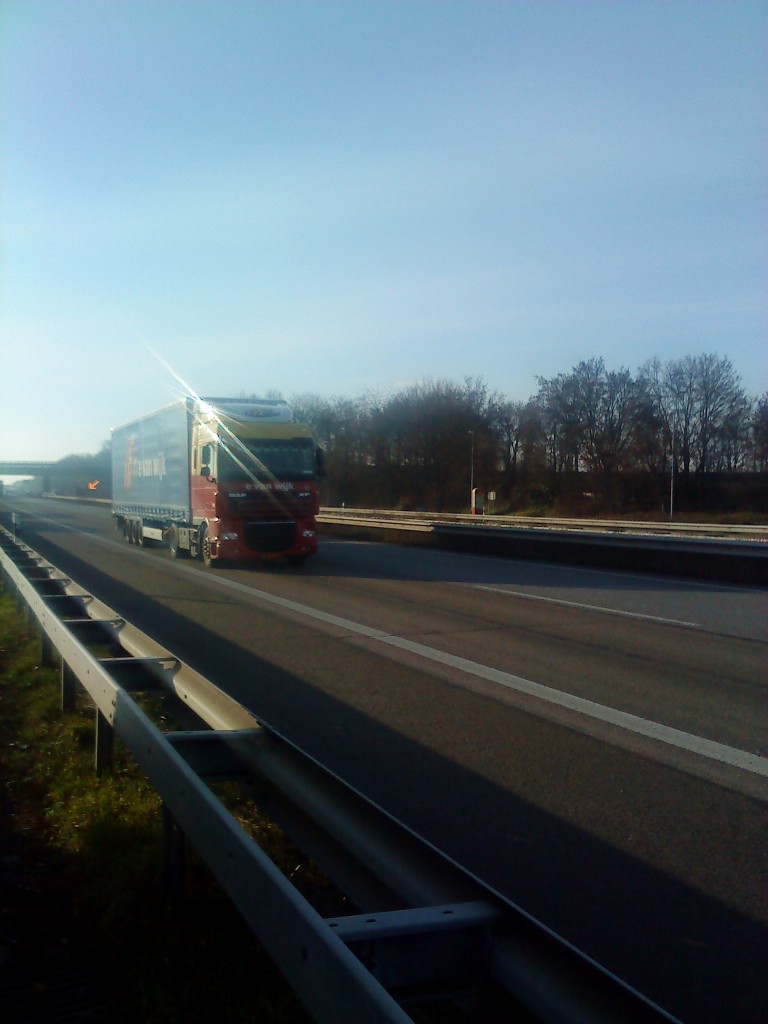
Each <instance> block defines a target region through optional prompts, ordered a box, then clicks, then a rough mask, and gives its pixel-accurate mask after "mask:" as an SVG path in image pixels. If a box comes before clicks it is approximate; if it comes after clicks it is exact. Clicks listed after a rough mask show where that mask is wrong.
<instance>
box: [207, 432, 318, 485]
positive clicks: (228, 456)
mask: <svg viewBox="0 0 768 1024" xmlns="http://www.w3.org/2000/svg"><path fill="white" fill-rule="evenodd" d="M241 445H242V447H241ZM218 472H219V478H220V479H221V480H228V481H247V480H252V479H254V478H256V479H257V480H273V479H276V480H297V479H301V480H308V479H311V478H312V477H314V476H315V444H314V441H313V440H312V438H310V437H295V438H290V439H288V440H277V439H275V438H268V439H267V438H265V439H264V440H254V439H248V440H245V441H242V442H239V443H237V442H234V441H227V449H226V450H225V448H224V444H221V445H220V447H219V466H218Z"/></svg>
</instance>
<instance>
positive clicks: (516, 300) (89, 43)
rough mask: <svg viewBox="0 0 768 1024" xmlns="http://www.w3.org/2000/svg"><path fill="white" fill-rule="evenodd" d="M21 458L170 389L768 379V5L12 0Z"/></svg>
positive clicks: (1, 377) (12, 445) (15, 441)
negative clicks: (626, 376) (699, 372)
mask: <svg viewBox="0 0 768 1024" xmlns="http://www.w3.org/2000/svg"><path fill="white" fill-rule="evenodd" d="M0 18H1V19H2V21H1V24H0V28H1V29H2V48H3V49H2V72H1V74H2V80H1V81H0V86H1V87H2V93H3V97H4V99H3V104H2V108H0V116H1V117H2V139H0V142H2V149H3V157H2V193H3V194H2V216H3V236H4V240H3V264H2V278H1V279H0V281H1V284H2V326H1V327H0V330H1V331H2V333H1V334H0V458H11V457H13V456H16V455H18V456H23V457H26V458H38V459H49V458H51V459H53V458H59V457H61V456H63V455H66V454H69V453H71V452H90V451H96V450H98V448H99V447H100V446H101V444H102V442H103V441H104V440H106V439H107V438H108V436H109V430H110V427H112V426H115V425H117V424H119V423H121V422H124V421H126V420H129V419H132V418H133V417H135V416H138V415H140V414H142V413H145V412H148V411H150V410H151V409H153V408H155V407H159V406H161V405H164V404H166V403H167V402H170V401H172V400H173V399H174V397H175V396H176V393H177V385H176V383H175V381H174V379H173V378H172V376H171V375H170V374H169V373H168V371H167V370H166V369H165V368H163V366H162V365H161V364H160V363H159V362H158V361H157V360H156V359H154V358H153V356H152V355H151V354H150V351H149V349H152V350H155V351H157V352H159V353H160V354H161V355H162V357H163V359H164V360H166V361H167V362H168V363H169V364H171V365H172V366H173V367H174V368H175V369H176V371H177V372H178V373H179V374H180V375H181V376H182V377H183V378H184V379H186V380H187V381H189V383H190V384H191V385H192V386H193V387H194V388H195V389H196V390H198V391H199V392H201V393H204V394H206V393H207V394H241V393H243V392H245V393H253V392H255V393H257V394H258V393H262V392H264V391H265V390H267V389H278V390H279V391H281V392H282V393H283V394H284V395H285V396H286V397H290V396H291V395H292V394H297V393H303V392H307V391H310V392H316V393H319V394H321V395H326V396H332V395H343V396H347V397H357V396H359V395H362V394H364V393H367V392H375V393H378V394H381V395H386V394H388V393H390V392H392V391H393V390H397V389H398V388H400V387H402V386H404V385H407V384H410V383H413V382H416V381H420V380H425V379H444V378H449V379H453V380H461V379H462V378H464V377H465V376H480V377H482V378H484V379H485V380H486V381H487V382H488V383H489V384H490V385H491V386H492V387H493V388H495V389H498V390H499V391H500V392H502V393H503V394H505V395H506V396H507V397H509V398H510V399H526V398H528V397H530V396H531V395H532V394H533V393H534V392H535V391H536V387H537V385H536V378H537V376H543V377H552V376H555V375H556V374H558V373H561V372H567V371H568V370H570V369H571V367H572V366H574V365H575V364H576V363H577V362H579V361H580V360H582V359H588V358H592V357H598V356H603V357H604V359H605V361H606V365H607V366H608V367H609V368H610V369H618V368H620V367H624V366H626V367H628V368H629V369H630V370H633V371H634V370H636V369H637V368H638V367H639V366H640V365H641V364H642V363H643V362H644V361H645V360H646V359H649V358H651V357H653V356H659V357H660V358H661V359H662V360H666V359H674V358H679V357H682V356H685V355H700V354H702V353H705V352H716V353H718V354H719V355H727V356H729V357H730V358H731V359H732V360H733V362H734V365H735V366H736V369H737V370H738V371H739V373H740V374H741V376H742V380H743V383H744V386H745V388H746V390H747V391H748V393H750V394H752V395H760V394H762V393H764V392H765V391H766V390H768V344H766V326H768V292H767V291H766V282H767V277H766V264H767V262H768V261H767V260H766V254H767V253H766V237H768V236H767V235H766V228H767V227H768V223H767V221H768V218H767V217H766V211H767V205H766V167H768V163H767V162H766V156H768V153H767V149H768V147H767V146H766V142H767V141H768V132H767V131H766V128H768V119H767V118H766V113H767V112H768V102H767V101H768V73H767V71H766V58H765V54H766V44H767V43H768V5H766V4H765V3H763V2H741V0H730V2H727V3H726V2H714V3H713V2H707V0H696V2H690V3H689V2H684V0H680V2H676V0H665V2H659V3H656V2H653V0H614V2H608V0H603V2H593V0H573V2H569V3H561V2H547V0H538V2H522V0H521V2H515V0H507V2H492V0H487V2H480V0H475V2H469V0H467V2H451V0H441V2H436V0H421V2H419V0H414V2H406V0H379V2H373V0H370V2H366V0H355V2H325V3H324V2H321V0H313V2H291V0H280V2H263V0H248V2H242V3H241V2H227V0H217V2H210V3H207V2H205V3H201V2H195V0H187V2H174V3H168V2H164V0H155V2H152V3H142V2H137V0H132V2H130V3H129V2H127V0H126V2H120V0H113V2H107V0H98V2H91V0H53V2H35V0H5V2H4V4H3V6H2V8H0Z"/></svg>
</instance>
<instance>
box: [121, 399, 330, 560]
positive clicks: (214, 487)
mask: <svg viewBox="0 0 768 1024" xmlns="http://www.w3.org/2000/svg"><path fill="white" fill-rule="evenodd" d="M322 455H323V453H322V451H321V450H320V449H319V448H318V447H317V446H316V444H315V442H314V441H313V439H312V432H311V430H310V428H309V427H308V426H307V425H305V424H301V423H295V422H294V421H293V411H292V409H291V407H290V405H288V403H287V402H284V401H278V400H272V399H253V398H184V399H182V400H180V401H177V402H174V403H173V404H172V405H168V406H165V407H164V408H162V409H159V410H157V411H156V412H152V413H149V414H148V415H146V416H142V417H141V418H139V419H136V420H133V421H132V422H130V423H126V424H125V425H123V426H121V427H116V428H114V430H113V431H112V493H113V500H112V514H113V516H114V517H115V521H116V523H117V528H118V530H120V531H121V532H122V533H123V534H124V535H125V537H126V538H127V540H128V541H129V542H130V543H132V544H138V545H143V544H145V543H146V542H147V541H151V542H163V543H166V544H168V546H169V548H170V552H171V556H172V557H173V558H185V557H186V558H189V557H191V558H197V559H199V560H200V561H202V562H204V563H205V564H206V565H207V566H212V565H214V564H216V563H217V562H219V561H232V562H242V561H254V560H258V559H281V558H282V559H286V560H287V561H288V562H290V563H292V564H294V565H298V564H300V563H302V562H304V561H305V559H307V558H308V557H310V556H311V555H314V554H316V553H317V520H316V516H317V513H318V511H319V490H318V482H319V479H320V478H321V477H322V476H323V475H324V470H323V459H322Z"/></svg>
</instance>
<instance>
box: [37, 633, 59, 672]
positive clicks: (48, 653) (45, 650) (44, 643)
mask: <svg viewBox="0 0 768 1024" xmlns="http://www.w3.org/2000/svg"><path fill="white" fill-rule="evenodd" d="M40 648H41V650H40V664H41V665H43V667H44V668H54V667H55V666H56V654H55V649H54V646H53V644H52V642H51V638H50V637H49V636H48V634H47V633H46V632H45V630H43V633H42V636H41V637H40Z"/></svg>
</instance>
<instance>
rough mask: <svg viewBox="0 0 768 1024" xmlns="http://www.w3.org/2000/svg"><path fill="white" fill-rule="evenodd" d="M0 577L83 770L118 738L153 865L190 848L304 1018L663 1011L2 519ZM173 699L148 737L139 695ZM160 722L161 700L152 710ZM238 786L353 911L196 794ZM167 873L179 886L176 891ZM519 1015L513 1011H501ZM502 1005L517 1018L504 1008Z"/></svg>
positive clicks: (608, 1017)
mask: <svg viewBox="0 0 768 1024" xmlns="http://www.w3.org/2000/svg"><path fill="white" fill-rule="evenodd" d="M0 567H1V568H2V579H3V585H4V586H5V587H6V588H7V589H9V590H10V592H11V593H12V594H13V595H14V597H15V598H16V601H17V603H18V604H19V605H20V607H25V608H26V609H27V612H28V616H29V621H30V623H34V624H35V626H36V628H37V629H38V630H39V632H40V635H41V639H42V646H43V661H44V663H47V664H53V663H54V662H55V660H56V657H55V656H56V653H58V656H59V659H60V663H61V695H62V708H63V710H66V709H67V708H68V707H71V706H72V704H73V701H74V697H75V692H76V687H77V685H80V686H81V687H83V688H84V689H85V690H86V691H87V693H88V695H89V696H90V699H91V700H92V702H93V704H94V705H95V709H96V710H95V714H96V721H97V734H96V753H95V767H96V770H97V771H99V772H103V771H109V770H110V766H111V759H112V752H113V737H114V736H117V737H119V739H120V740H121V741H122V742H123V743H125V744H126V746H127V747H128V749H129V750H130V751H131V753H132V755H133V757H134V758H135V759H136V761H137V762H138V763H139V765H140V766H141V768H142V769H143V771H144V772H145V773H146V775H147V776H148V778H149V780H150V782H151V783H152V785H153V786H154V788H155V789H156V790H157V792H158V793H159V795H160V796H161V798H162V801H163V819H164V823H165V824H166V832H165V835H166V855H165V857H164V863H165V865H166V868H167V867H168V865H173V864H179V863H182V862H183V858H181V857H180V856H179V852H180V850H179V843H180V838H179V837H183V840H181V841H186V842H190V843H191V844H192V845H193V846H194V847H195V848H196V849H197V851H198V852H199V854H200V856H201V858H202V859H203V860H204V861H205V862H206V864H207V865H208V867H209V868H210V870H211V871H212V873H213V875H214V877H215V878H216V879H217V880H218V883H219V884H220V885H221V887H222V888H223V889H224V891H225V892H226V893H227V895H228V896H229V897H230V899H231V900H232V901H233V903H234V905H235V906H236V908H237V909H238V911H239V912H240V914H241V915H242V916H243V918H244V919H245V921H246V922H247V924H248V925H249V927H250V928H251V929H252V931H253V932H254V933H255V934H256V936H257V937H258V939H259V941H260V942H261V944H262V945H263V946H264V948H265V950H266V951H267V953H268V954H269V955H270V956H271V957H272V959H273V961H274V962H275V964H276V965H277V967H278V968H279V969H280V971H281V972H282V973H283V975H284V976H285V977H286V979H287V980H288V982H289V984H290V985H291V986H292V987H293V989H294V991H295V992H296V994H297V996H298V997H299V999H300V1000H301V1001H302V1002H303V1004H304V1005H305V1007H306V1008H307V1010H308V1011H309V1013H310V1014H311V1015H312V1017H313V1018H314V1019H315V1020H317V1021H318V1022H327V1024H368V1022H391V1024H407V1022H409V1021H411V1020H412V1018H411V1016H409V1014H408V1012H407V1007H408V1006H410V1005H411V1003H412V1001H421V1002H423V1001H425V1000H430V999H431V1000H441V1001H445V1000H449V999H450V1000H454V1001H457V1004H458V1005H460V1006H461V1008H462V1010H463V1012H465V1013H466V1014H467V1017H468V1019H470V1020H472V1019H474V1020H482V1021H486V1020H488V1019H489V1006H490V1005H494V1006H496V1007H498V1006H499V1005H501V1006H502V1007H506V1008H507V1009H506V1010H503V1011H502V1012H503V1013H504V1017H503V1019H515V1018H514V1015H515V1014H519V1013H520V1011H521V1009H523V1008H524V1011H525V1013H527V1014H528V1016H527V1017H526V1018H525V1019H530V1020H536V1021H543V1022H548V1021H558V1022H573V1024H576V1022H579V1024H600V1022H605V1024H608V1022H611V1024H640V1022H645V1024H650V1022H658V1021H672V1020H674V1018H673V1017H671V1016H670V1015H668V1014H667V1013H666V1012H665V1011H664V1010H662V1009H660V1008H659V1007H657V1006H655V1005H654V1004H652V1003H651V1002H649V1001H648V1000H647V999H645V997H643V996H642V995H641V994H640V993H638V992H636V991H634V990H633V989H631V988H630V987H628V986H627V985H625V984H624V983H623V982H622V981H621V980H620V979H618V978H616V977H615V976H614V975H612V974H610V973H609V972H608V971H606V970H605V969H604V968H602V967H601V966H599V965H598V964H596V963H594V962H593V961H592V960H590V959H589V958H588V957H586V956H584V955H583V954H582V953H580V952H579V951H578V950H576V949H574V948H573V947H572V946H570V945H569V944H567V943H566V942H564V941H563V940H562V939H560V938H559V937H558V936H557V935H555V934H554V933H552V932H551V931H549V930H548V929H547V928H545V927H544V926H543V925H541V924H540V923H538V922H537V921H535V920H534V919H533V918H531V917H530V916H529V915H527V914H526V913H525V912H524V911H523V910H522V909H520V908H518V907H516V906H513V905H512V904H510V903H509V902H507V901H505V900H504V899H503V898H501V897H500V896H499V895H498V894H497V893H495V892H493V891H492V890H490V889H489V888H487V887H486V886H484V885H483V884H482V882H481V881H479V880H478V879H476V878H474V877H472V876H471V875H469V874H468V873H466V872H465V871H463V870H462V869H461V868H460V867H459V866H458V865H457V864H455V863H454V862H452V861H450V860H449V859H448V858H447V857H445V856H444V855H443V854H441V853H440V852H439V851H437V850H435V849H434V848H433V847H431V846H430V845H429V844H428V843H426V842H425V841H423V840H422V839H420V838H419V837H418V836H416V835H415V834H414V833H413V832H411V831H409V830H408V829H407V828H405V827H404V826H403V825H401V824H400V823H398V822H397V821H395V820H394V819H392V818H391V817H390V816H389V815H387V814H386V813H384V812H383V811H382V810H380V809H379V808H377V807H376V806H375V805H374V804H372V803H371V802H370V801H368V800H367V799H366V798H365V797H364V796H363V795H362V794H360V793H358V792H356V791H355V790H353V789H352V788H350V787H349V786H347V785H346V784H345V783H343V782H342V781H341V780H340V779H338V778H337V777H336V776H334V775H333V774H332V773H330V772H328V771H327V770H326V769H325V768H323V767H322V766H321V765H320V764H318V763H317V762H316V761H314V760H313V759H312V758H310V757H308V756H307V755H306V754H304V753H303V752H302V751H300V750H299V749H298V748H297V747H295V746H294V745H292V744H291V743H290V742H289V741H288V740H287V739H286V738H284V737H281V736H279V735H277V734H276V733H275V732H273V731H272V730H270V729H269V728H268V727H266V726H265V725H264V724H263V723H261V722H260V721H258V720H257V719H256V718H255V717H254V716H253V715H252V714H250V713H249V712H248V711H247V710H246V709H245V708H243V707H242V706H241V705H240V704H238V703H237V702H236V701H234V700H232V699H231V698H230V697H228V696H227V695H226V694H225V693H224V692H223V691H222V690H220V689H219V688H218V687H216V686H215V685H214V684H213V683H211V682H210V681H209V680H207V679H205V678H203V677H202V676H200V675H199V674H198V673H196V672H194V670H192V669H191V668H190V667H189V666H188V665H186V664H184V663H183V662H182V661H180V660H179V659H178V658H176V657H175V656H174V655H173V654H172V653H171V652H169V651H167V650H165V649H164V648H162V647H161V646H160V645H159V644H157V643H156V642H155V641H154V640H152V639H151V638H150V637H149V636H147V635H146V634H144V633H142V632H141V631H140V630H138V629H137V628H135V627H134V626H133V625H131V623H129V622H127V621H126V620H125V619H124V618H123V617H121V616H120V615H119V614H118V613H116V612H115V611H114V610H113V609H111V608H109V607H108V606H107V605H105V604H103V603H102V602H101V601H99V600H98V599H97V598H95V597H94V596H93V595H91V594H89V593H87V592H86V591H85V590H83V589H82V588H81V587H79V586H78V585H77V584H76V583H75V582H74V581H73V580H71V579H70V578H68V577H67V576H66V575H65V574H64V573H63V572H61V571H59V570H58V569H57V568H56V567H55V566H53V565H51V564H50V563H49V562H46V561H45V560H44V559H43V558H42V557H40V556H39V555H38V554H36V553H35V552H34V551H33V550H32V549H31V548H29V547H28V546H27V545H25V544H24V543H22V542H21V541H20V540H19V539H18V538H15V537H14V536H13V534H12V533H10V532H9V531H8V530H6V529H5V528H4V527H0ZM153 691H154V692H158V693H161V694H163V695H165V696H164V700H165V701H166V702H168V701H170V702H172V703H175V705H176V707H177V709H178V714H177V721H176V723H175V724H176V725H178V724H181V726H182V727H181V728H180V729H178V730H177V731H171V732H165V731H161V730H160V729H159V728H158V726H157V725H156V724H154V723H153V722H152V721H151V720H150V718H149V716H148V715H147V714H146V713H145V712H144V711H143V710H142V708H141V707H140V706H139V704H138V703H137V701H136V700H135V699H134V697H135V695H138V694H146V693H152V692H153ZM166 713H167V708H166ZM224 778H226V779H236V780H238V781H239V782H240V783H241V784H242V785H243V787H244V791H245V792H246V793H248V794H249V795H250V796H253V795H254V794H257V799H256V803H257V804H258V807H259V811H260V812H262V813H266V814H267V815H268V816H269V817H270V818H271V819H273V820H274V821H275V822H276V824H278V826H280V827H282V828H284V830H285V831H286V833H287V834H288V835H289V836H290V838H291V839H292V841H294V842H295V843H296V844H297V845H298V846H299V848H301V849H302V850H304V852H306V853H307V854H308V855H309V856H311V857H312V858H313V860H315V861H316V862H317V863H318V864H319V866H320V867H321V868H322V869H323V870H325V871H326V873H327V874H328V876H329V878H330V879H331V880H332V881H333V882H334V883H335V884H336V885H337V886H338V887H339V888H340V889H341V890H342V892H344V893H345V894H346V895H347V896H348V897H349V899H350V900H351V902H352V903H353V904H354V905H355V907H356V908H357V909H358V911H359V912H356V913H354V914H350V915H347V916H344V917H337V918H332V919H329V918H324V917H322V916H321V915H320V914H319V913H318V912H317V911H316V910H315V909H313V907H312V906H310V904H309V903H308V902H307V901H306V900H305V899H304V897H303V896H301V895H300V894H299V893H298V892H297V891H296V889H295V888H294V886H293V885H292V883H291V882H290V881H289V879H287V878H286V877H285V875H283V874H282V873H281V872H280V871H279V870H278V868H277V867H276V866H275V864H274V863H273V862H272V861H271V860H270V858H269V857H268V856H267V855H266V854H265V853H264V851H263V850H261V848H260V847H259V846H258V844H257V843H256V841H255V840H254V839H253V838H252V837H251V836H250V835H249V834H248V833H247V832H246V831H245V830H244V829H243V828H242V827H241V826H240V824H239V823H238V822H237V821H235V819H234V818H233V817H232V816H231V814H230V813H229V811H228V810H227V809H226V808H225V807H224V805H223V804H222V803H221V802H220V801H219V800H218V798H217V797H216V796H215V794H214V793H213V791H212V789H211V788H210V787H209V784H208V783H210V782H211V781H212V780H220V779H224ZM178 881H179V879H178V877H176V879H175V884H178ZM514 1007H516V1008H517V1009H516V1010H514V1009H513V1008H514ZM510 1013H512V1014H513V1017H510V1016H509V1014H510Z"/></svg>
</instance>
